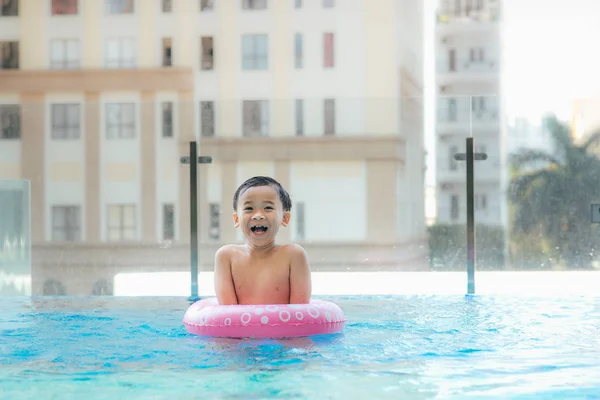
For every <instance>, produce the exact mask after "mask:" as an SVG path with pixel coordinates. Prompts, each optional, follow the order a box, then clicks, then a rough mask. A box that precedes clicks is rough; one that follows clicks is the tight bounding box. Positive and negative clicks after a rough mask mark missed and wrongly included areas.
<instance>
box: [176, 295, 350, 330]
mask: <svg viewBox="0 0 600 400" xmlns="http://www.w3.org/2000/svg"><path fill="white" fill-rule="evenodd" d="M345 322H346V318H345V317H344V313H343V312H342V310H341V309H340V307H338V306H337V305H336V304H334V303H332V302H330V301H325V300H311V301H310V304H270V305H227V306H222V305H219V303H218V302H217V299H216V298H214V297H211V298H207V299H202V300H199V301H197V302H195V303H194V304H192V305H191V306H190V307H189V308H188V310H187V311H186V313H185V315H184V317H183V323H184V325H185V328H186V329H187V331H188V332H189V333H192V334H194V335H198V336H212V337H227V338H286V337H300V336H311V335H322V334H330V333H339V332H341V331H342V329H343V328H344V324H345Z"/></svg>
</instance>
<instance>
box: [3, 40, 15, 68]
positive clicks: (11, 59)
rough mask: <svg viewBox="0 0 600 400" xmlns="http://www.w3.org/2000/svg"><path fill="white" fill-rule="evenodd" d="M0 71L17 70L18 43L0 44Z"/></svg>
mask: <svg viewBox="0 0 600 400" xmlns="http://www.w3.org/2000/svg"><path fill="white" fill-rule="evenodd" d="M0 57H2V59H1V60H0V69H19V42H0Z"/></svg>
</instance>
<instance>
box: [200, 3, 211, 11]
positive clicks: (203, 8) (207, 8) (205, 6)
mask: <svg viewBox="0 0 600 400" xmlns="http://www.w3.org/2000/svg"><path fill="white" fill-rule="evenodd" d="M214 3H215V1H214V0H200V11H212V9H213V7H214Z"/></svg>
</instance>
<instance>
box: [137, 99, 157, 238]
mask: <svg viewBox="0 0 600 400" xmlns="http://www.w3.org/2000/svg"><path fill="white" fill-rule="evenodd" d="M155 98H156V95H155V93H154V92H142V104H141V107H142V109H141V119H142V129H141V138H140V141H141V143H140V150H141V158H140V159H141V160H142V162H141V164H142V165H141V185H142V188H141V189H142V199H141V207H142V213H141V214H142V221H141V223H142V241H143V242H149V243H155V242H156V241H157V237H156V223H157V222H156V215H157V207H156V124H155V121H156V102H155Z"/></svg>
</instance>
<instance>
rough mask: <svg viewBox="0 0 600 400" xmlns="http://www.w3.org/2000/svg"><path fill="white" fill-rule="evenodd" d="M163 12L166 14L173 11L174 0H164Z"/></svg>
mask: <svg viewBox="0 0 600 400" xmlns="http://www.w3.org/2000/svg"><path fill="white" fill-rule="evenodd" d="M162 12H163V13H165V14H168V13H171V12H173V1H172V0H162Z"/></svg>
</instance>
